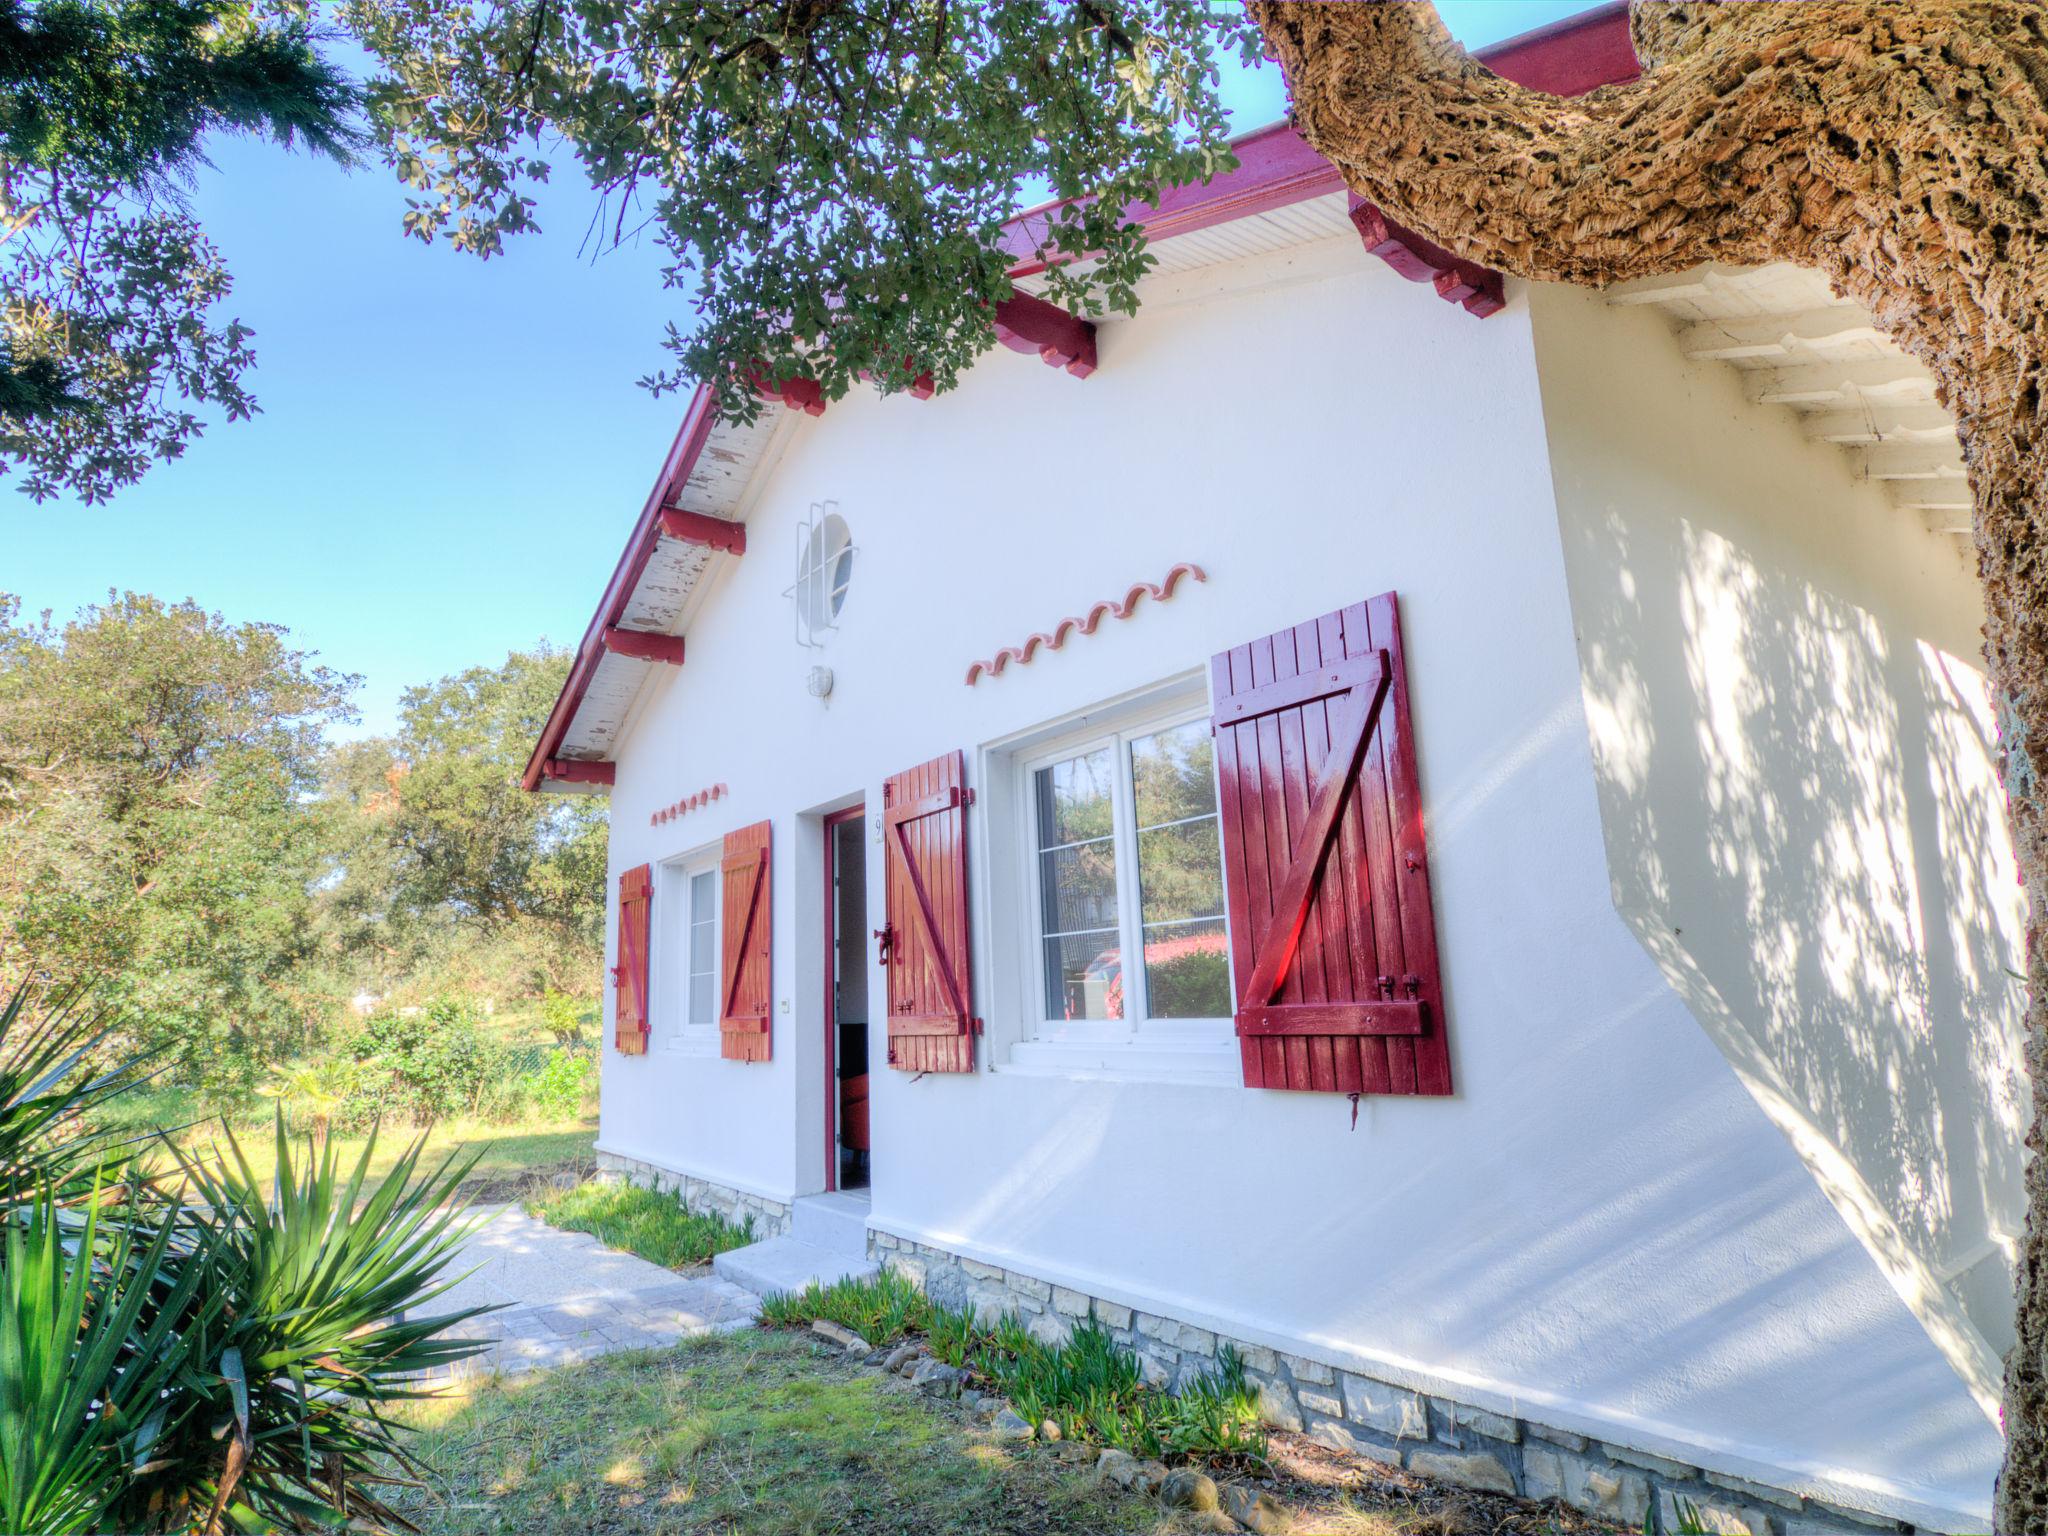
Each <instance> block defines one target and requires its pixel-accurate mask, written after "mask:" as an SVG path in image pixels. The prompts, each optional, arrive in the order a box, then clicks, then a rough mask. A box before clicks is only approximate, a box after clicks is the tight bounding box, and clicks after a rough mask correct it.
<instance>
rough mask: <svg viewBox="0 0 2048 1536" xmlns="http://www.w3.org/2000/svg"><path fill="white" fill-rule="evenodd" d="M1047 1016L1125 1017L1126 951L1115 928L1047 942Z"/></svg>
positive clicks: (1072, 935) (1051, 1017)
mask: <svg viewBox="0 0 2048 1536" xmlns="http://www.w3.org/2000/svg"><path fill="white" fill-rule="evenodd" d="M1045 1016H1046V1017H1047V1018H1049V1019H1120V1018H1122V1017H1123V1016H1124V977H1123V951H1122V949H1121V948H1120V947H1119V945H1118V940H1117V931H1116V930H1115V929H1114V928H1110V929H1106V930H1103V931H1101V932H1098V933H1072V934H1068V935H1066V936H1065V937H1064V938H1057V939H1047V940H1046V941H1045Z"/></svg>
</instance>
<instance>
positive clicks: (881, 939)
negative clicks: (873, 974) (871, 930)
mask: <svg viewBox="0 0 2048 1536" xmlns="http://www.w3.org/2000/svg"><path fill="white" fill-rule="evenodd" d="M895 936H896V930H895V929H894V928H891V927H890V926H889V925H888V924H886V923H884V924H883V925H882V926H881V927H880V928H877V929H876V930H875V962H876V964H878V965H887V964H888V963H889V947H890V945H891V944H892V943H894V941H895Z"/></svg>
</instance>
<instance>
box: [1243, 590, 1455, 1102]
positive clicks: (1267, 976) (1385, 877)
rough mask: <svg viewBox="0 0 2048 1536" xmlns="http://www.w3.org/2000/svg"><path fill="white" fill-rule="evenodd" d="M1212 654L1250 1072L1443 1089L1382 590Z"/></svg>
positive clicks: (1438, 1014) (1402, 698) (1424, 869)
mask: <svg viewBox="0 0 2048 1536" xmlns="http://www.w3.org/2000/svg"><path fill="white" fill-rule="evenodd" d="M1211 669H1212V676H1213V680H1214V693H1215V700H1216V714H1215V730H1216V776H1217V785H1218V789H1219V792H1220V793H1221V796H1222V802H1223V804H1222V811H1223V862H1224V885H1225V888H1226V892H1227V897H1228V902H1229V911H1230V944H1231V963H1232V967H1233V972H1234V974H1235V976H1236V980H1237V988H1238V998H1237V1033H1238V1038H1239V1043H1240V1046H1241V1048H1242V1052H1243V1057H1244V1080H1245V1084H1246V1086H1247V1087H1252V1088H1301V1089H1309V1090H1312V1091H1315V1092H1319V1093H1388V1094H1394V1093H1400V1094H1447V1093H1449V1092H1450V1091H1451V1062H1450V1053H1449V1050H1448V1048H1447V1046H1446V1043H1445V1040H1444V1013H1443V989H1442V985H1441V982H1440V979H1439V977H1438V973H1437V953H1436V925H1435V920H1434V918H1433V916H1432V914H1431V908H1430V900H1429V868H1428V860H1427V857H1426V851H1425V849H1424V845H1423V837H1422V795H1421V790H1420V786H1419V783H1418V781H1417V779H1416V775H1415V743H1414V738H1413V736H1412V735H1411V733H1410V728H1409V721H1408V686H1407V676H1406V673H1405V671H1404V669H1403V664H1402V656H1401V627H1400V618H1399V611H1398V608H1397V606H1396V603H1395V598H1394V594H1393V593H1391V592H1388V593H1386V594H1384V595H1383V596H1380V597H1376V598H1374V599H1373V600H1372V601H1371V602H1368V603H1359V604H1355V605H1353V606H1352V607H1349V608H1343V609H1340V610H1338V611H1337V612H1336V613H1330V614H1325V615H1323V617H1321V618H1319V619H1311V620H1309V621H1308V622H1307V623H1305V624H1297V625H1296V626H1295V627H1294V628H1292V629H1283V630H1281V631H1279V632H1278V633H1277V634H1272V635H1268V636H1266V637H1265V638H1264V639H1261V640H1255V641H1253V642H1252V643H1251V644H1249V645H1241V646H1238V647H1236V648H1235V649H1234V650H1229V651H1225V652H1223V653H1222V654H1221V655H1219V656H1217V657H1216V658H1215V659H1214V661H1213V662H1212V663H1211Z"/></svg>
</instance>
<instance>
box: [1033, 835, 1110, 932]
mask: <svg viewBox="0 0 2048 1536" xmlns="http://www.w3.org/2000/svg"><path fill="white" fill-rule="evenodd" d="M1038 882H1039V893H1040V897H1041V899H1042V902H1043V910H1042V912H1041V914H1040V920H1041V923H1042V925H1043V926H1042V927H1041V928H1040V930H1039V931H1040V932H1041V933H1043V934H1045V935H1047V936H1050V935H1052V934H1056V933H1074V932H1077V931H1079V930H1081V929H1089V928H1114V927H1115V926H1116V922H1117V914H1116V844H1115V843H1113V842H1111V841H1110V840H1109V839H1108V838H1104V839H1102V840H1101V841H1100V842H1094V843H1082V844H1081V845H1080V846H1078V847H1074V848H1055V849H1053V850H1051V851H1050V852H1048V853H1041V854H1040V855H1039V856H1038Z"/></svg>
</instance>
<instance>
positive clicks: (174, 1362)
mask: <svg viewBox="0 0 2048 1536" xmlns="http://www.w3.org/2000/svg"><path fill="white" fill-rule="evenodd" d="M99 1193H100V1191H97V1190H95V1191H93V1194H94V1195H95V1196H97V1195H98V1194H99ZM130 1193H131V1195H132V1193H133V1192H132V1191H131V1192H130ZM103 1204H104V1205H105V1206H106V1208H107V1209H118V1208H119V1207H115V1206H113V1205H112V1203H111V1202H104V1203H103V1202H102V1201H101V1200H99V1199H98V1198H93V1199H90V1200H88V1202H87V1203H86V1206H85V1210H84V1212H83V1214H82V1218H81V1222H80V1224H79V1225H78V1226H76V1227H75V1228H74V1227H72V1226H71V1225H70V1224H69V1223H66V1222H63V1221H61V1220H60V1219H59V1208H58V1206H57V1203H56V1200H55V1197H54V1194H53V1192H52V1191H50V1190H47V1189H46V1190H44V1191H43V1192H42V1193H41V1194H39V1195H38V1196H37V1197H36V1198H35V1199H34V1200H33V1201H32V1202H30V1203H29V1204H28V1205H27V1206H26V1207H21V1208H17V1209H16V1210H14V1211H13V1212H11V1213H10V1214H11V1215H12V1216H14V1217H15V1218H17V1219H13V1220H10V1221H9V1222H8V1224H7V1227H6V1231H5V1233H4V1235H0V1530H7V1531H33V1532H37V1533H44V1532H50V1533H56V1532H71V1531H80V1532H85V1531H101V1530H105V1529H106V1528H107V1524H106V1522H107V1520H108V1518H109V1515H110V1513H111V1511H112V1510H113V1508H114V1506H115V1505H116V1504H118V1503H119V1502H120V1501H121V1500H122V1498H123V1497H124V1496H125V1495H126V1493H127V1492H128V1489H129V1488H130V1486H131V1485H132V1483H133V1480H134V1477H135V1474H136V1471H137V1469H138V1468H146V1467H148V1466H149V1465H150V1464H151V1463H152V1461H154V1460H155V1458H156V1456H157V1451H158V1447H159V1446H160V1445H162V1444H163V1442H164V1441H165V1439H166V1436H167V1432H171V1431H175V1429H176V1428H177V1427H178V1423H179V1421H180V1420H181V1419H182V1418H183V1416H184V1415H185V1414H187V1413H188V1412H189V1411H190V1409H191V1404H190V1402H189V1400H188V1399H187V1398H186V1397H185V1396H184V1395H183V1394H178V1393H174V1392H173V1391H172V1390H171V1386H170V1383H171V1382H172V1381H173V1379H174V1378H176V1377H178V1376H180V1375H183V1374H185V1373H186V1372H187V1371H189V1369H190V1368H191V1365H192V1348H191V1344H190V1342H189V1339H188V1338H181V1337H179V1336H178V1334H177V1332H176V1330H175V1329H173V1327H172V1326H171V1325H172V1323H173V1322H174V1321H175V1320H176V1319H177V1318H178V1317H180V1316H191V1317H194V1318H198V1319H200V1320H205V1319H208V1318H210V1317H211V1316H212V1314H213V1313H214V1311H215V1310H216V1309H217V1308H218V1306H219V1304H220V1303H219V1298H217V1297H212V1296H206V1295H202V1294H201V1286H202V1284H203V1282H204V1281H205V1279H206V1277H207V1273H208V1265H207V1264H206V1263H205V1262H204V1260H205V1258H206V1257H207V1254H206V1250H205V1249H204V1247H203V1245H202V1246H201V1247H199V1248H195V1249H193V1250H190V1251H189V1252H188V1253H187V1255H186V1258H187V1260H188V1262H185V1263H183V1264H181V1265H177V1266H175V1271H174V1272H173V1271H172V1270H169V1269H167V1264H168V1263H169V1261H170V1260H171V1259H172V1251H171V1250H172V1237H173V1228H172V1225H171V1224H170V1223H168V1222H159V1223H157V1224H156V1227H155V1229H154V1231H150V1230H148V1229H147V1228H144V1229H142V1230H140V1231H138V1230H137V1229H136V1228H135V1227H133V1226H130V1225H126V1224H124V1223H122V1222H121V1220H120V1218H119V1216H117V1215H116V1216H108V1215H103ZM122 1205H123V1206H125V1207H126V1208H127V1209H130V1210H133V1209H137V1208H139V1203H138V1202H137V1201H135V1200H133V1199H129V1200H127V1201H124V1202H122ZM103 1223H112V1230H111V1231H108V1230H106V1228H105V1227H104V1226H103ZM194 1260H196V1262H193V1261H194Z"/></svg>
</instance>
